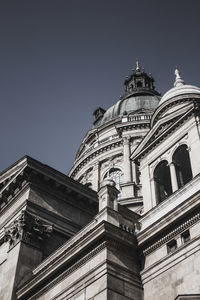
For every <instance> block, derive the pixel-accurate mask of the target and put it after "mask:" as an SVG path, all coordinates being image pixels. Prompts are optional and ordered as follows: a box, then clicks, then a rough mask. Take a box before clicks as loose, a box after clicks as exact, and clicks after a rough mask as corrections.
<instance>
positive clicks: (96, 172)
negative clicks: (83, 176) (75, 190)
mask: <svg viewBox="0 0 200 300" xmlns="http://www.w3.org/2000/svg"><path fill="white" fill-rule="evenodd" d="M99 173H100V164H99V161H96V162H95V163H94V166H93V174H92V176H93V178H92V189H93V190H95V191H96V192H98V190H99Z"/></svg>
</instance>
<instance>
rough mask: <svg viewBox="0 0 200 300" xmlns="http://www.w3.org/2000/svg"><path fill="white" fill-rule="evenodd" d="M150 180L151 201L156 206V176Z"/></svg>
mask: <svg viewBox="0 0 200 300" xmlns="http://www.w3.org/2000/svg"><path fill="white" fill-rule="evenodd" d="M150 182H151V203H152V207H154V206H156V205H157V186H156V182H155V179H154V178H151V179H150ZM152 207H151V208H152Z"/></svg>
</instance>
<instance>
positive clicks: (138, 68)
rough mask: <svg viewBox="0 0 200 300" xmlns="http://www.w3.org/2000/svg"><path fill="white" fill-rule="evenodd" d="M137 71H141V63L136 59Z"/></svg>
mask: <svg viewBox="0 0 200 300" xmlns="http://www.w3.org/2000/svg"><path fill="white" fill-rule="evenodd" d="M136 71H140V63H139V60H138V58H137V59H136Z"/></svg>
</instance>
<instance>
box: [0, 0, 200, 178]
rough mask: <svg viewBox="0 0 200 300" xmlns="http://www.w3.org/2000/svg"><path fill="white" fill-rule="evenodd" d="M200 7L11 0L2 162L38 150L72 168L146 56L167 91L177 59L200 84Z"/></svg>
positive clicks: (0, 14)
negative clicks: (101, 112) (97, 112)
mask: <svg viewBox="0 0 200 300" xmlns="http://www.w3.org/2000/svg"><path fill="white" fill-rule="evenodd" d="M199 11H200V1H199V0H188V1H184V0H173V1H172V0H171V1H170V0H168V1H160V0H157V1H155V0H154V1H152V0H151V1H149V0H143V1H138V0H137V1H136V0H29V1H27V0H17V1H16V0H12V1H11V0H1V1H0V39H1V43H0V104H1V117H0V128H1V143H0V170H1V171H2V170H3V169H4V168H6V167H8V166H9V165H10V164H11V163H13V162H15V161H16V160H17V159H19V158H21V157H22V156H23V155H25V154H28V155H30V156H32V157H34V158H36V159H38V160H40V161H42V162H43V163H45V164H48V165H50V166H52V167H54V168H56V169H58V170H59V171H61V172H64V173H67V172H68V171H69V169H70V167H71V166H72V165H73V160H74V157H75V153H76V151H77V149H78V147H79V145H80V143H81V141H82V138H83V137H84V135H85V134H86V132H87V130H88V129H90V128H91V127H92V122H93V116H92V113H93V111H94V109H95V108H96V107H97V106H102V107H103V108H108V107H109V106H111V105H112V104H114V103H115V102H116V101H117V100H118V98H119V96H120V95H122V93H123V90H124V87H123V82H124V79H125V77H126V76H127V75H128V74H129V73H130V72H131V69H132V68H134V67H135V60H136V58H137V57H138V58H139V60H140V62H141V65H142V66H144V67H145V70H146V71H147V72H151V73H152V74H153V76H154V78H155V80H156V83H155V84H156V88H157V90H158V91H160V92H161V93H164V92H165V91H167V90H168V89H169V88H171V87H172V85H173V82H174V67H175V66H176V65H178V66H179V69H180V71H181V74H182V77H183V78H184V80H185V81H186V82H187V83H190V84H194V85H197V86H200V82H199V77H200V60H199V55H200V54H199V53H200V39H199V31H200V21H199V20H200V18H199Z"/></svg>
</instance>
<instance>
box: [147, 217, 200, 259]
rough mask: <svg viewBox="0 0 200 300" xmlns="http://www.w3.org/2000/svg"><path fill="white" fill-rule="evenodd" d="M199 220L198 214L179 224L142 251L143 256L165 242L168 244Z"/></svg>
mask: <svg viewBox="0 0 200 300" xmlns="http://www.w3.org/2000/svg"><path fill="white" fill-rule="evenodd" d="M199 220H200V212H199V213H197V214H195V215H194V216H193V217H191V218H190V219H188V220H187V221H186V222H184V223H183V224H181V225H180V226H178V227H177V228H176V229H174V230H172V231H171V232H169V233H168V234H167V235H166V236H164V237H163V238H161V239H159V240H158V241H157V242H155V243H154V244H152V245H151V246H149V247H148V248H146V249H144V250H143V254H144V255H145V256H146V255H148V254H150V253H152V252H153V251H155V250H156V249H157V248H159V247H160V246H162V245H163V244H165V243H166V242H168V241H169V240H170V239H172V238H174V237H175V236H176V235H178V234H179V233H181V232H183V231H185V230H186V229H188V228H189V227H191V226H192V225H193V224H195V223H197V222H198V221H199Z"/></svg>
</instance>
